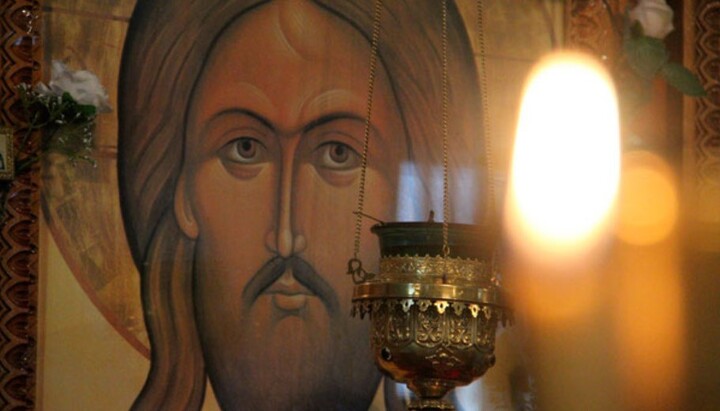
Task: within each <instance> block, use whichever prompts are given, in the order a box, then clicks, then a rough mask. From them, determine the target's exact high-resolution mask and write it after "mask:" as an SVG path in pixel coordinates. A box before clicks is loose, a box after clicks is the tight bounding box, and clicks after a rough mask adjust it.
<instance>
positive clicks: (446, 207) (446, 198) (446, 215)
mask: <svg viewBox="0 0 720 411" xmlns="http://www.w3.org/2000/svg"><path fill="white" fill-rule="evenodd" d="M447 7H448V6H447V0H443V2H442V138H443V146H442V150H443V227H442V228H443V230H442V235H443V248H442V251H443V257H445V258H447V257H448V256H449V255H450V245H449V240H448V237H449V235H448V234H449V233H448V231H449V227H448V221H450V193H449V191H450V189H449V185H450V184H449V177H448V99H449V98H448V56H447V48H448V44H447V43H448V39H447V37H448V35H447V31H448V30H447Z"/></svg>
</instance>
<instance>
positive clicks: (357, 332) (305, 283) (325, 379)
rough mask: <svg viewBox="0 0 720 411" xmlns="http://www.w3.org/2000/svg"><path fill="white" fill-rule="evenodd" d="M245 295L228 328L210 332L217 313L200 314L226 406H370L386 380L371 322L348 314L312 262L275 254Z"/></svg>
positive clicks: (215, 386) (210, 371)
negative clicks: (374, 351)
mask: <svg viewBox="0 0 720 411" xmlns="http://www.w3.org/2000/svg"><path fill="white" fill-rule="evenodd" d="M240 298H241V305H240V306H241V308H240V311H241V313H240V316H239V317H238V318H239V320H238V321H237V324H238V326H237V328H234V327H235V324H232V323H230V322H228V324H227V328H226V332H222V333H217V332H214V333H212V334H213V335H212V336H210V335H208V333H205V332H203V330H204V329H205V324H204V319H207V318H209V317H208V315H213V313H211V312H207V313H205V312H198V313H197V315H196V317H197V319H198V326H199V329H200V330H201V332H200V336H201V337H200V338H201V342H202V346H203V354H204V357H205V361H206V364H207V371H208V375H209V378H210V381H211V383H212V386H213V389H214V390H215V393H216V396H217V398H218V401H219V403H220V405H221V407H222V408H223V409H226V410H318V409H333V410H367V409H368V407H369V405H370V403H371V401H372V398H373V395H374V393H375V389H376V387H377V384H378V381H379V373H378V372H377V371H376V369H375V367H374V365H373V363H372V357H371V355H370V347H369V337H368V336H369V334H368V332H369V331H368V328H369V324H368V322H367V321H362V322H361V321H359V320H356V319H352V318H349V315H348V311H349V310H342V309H341V305H340V303H339V301H338V297H337V293H336V292H335V291H334V290H333V288H332V287H331V286H330V285H329V284H328V283H327V282H326V281H325V280H324V279H323V278H322V277H321V276H320V275H318V273H317V272H316V271H315V270H314V268H313V267H312V266H311V265H310V264H309V263H307V262H306V261H304V260H302V259H301V258H299V257H291V258H287V259H285V258H280V257H276V258H273V259H271V260H270V261H268V262H267V263H265V265H263V267H262V268H261V269H260V270H258V272H257V273H256V274H255V275H254V276H253V277H252V278H251V279H250V280H249V281H248V282H247V284H246V285H245V287H244V288H243V292H242V296H241V297H240ZM201 305H202V306H206V304H201ZM346 305H347V306H348V307H349V305H350V303H349V302H347V304H346ZM200 311H202V310H200ZM215 321H217V320H215ZM215 328H217V327H215ZM218 334H220V335H218Z"/></svg>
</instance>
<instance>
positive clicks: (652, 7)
mask: <svg viewBox="0 0 720 411" xmlns="http://www.w3.org/2000/svg"><path fill="white" fill-rule="evenodd" d="M630 20H632V21H637V22H639V23H640V25H641V26H642V28H643V32H644V33H645V35H646V36H649V37H654V38H657V39H660V40H662V39H664V38H665V36H667V35H668V34H669V33H670V32H671V31H673V29H674V27H673V23H672V21H673V11H672V9H671V8H670V6H668V5H667V3H666V2H665V0H640V1H639V2H638V4H637V6H635V8H633V9H632V10H630Z"/></svg>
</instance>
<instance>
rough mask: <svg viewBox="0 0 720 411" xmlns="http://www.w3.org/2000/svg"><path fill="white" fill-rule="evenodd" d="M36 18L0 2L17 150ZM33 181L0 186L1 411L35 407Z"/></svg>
mask: <svg viewBox="0 0 720 411" xmlns="http://www.w3.org/2000/svg"><path fill="white" fill-rule="evenodd" d="M39 17H40V0H3V1H2V2H1V4H0V41H1V43H2V45H1V47H0V67H2V81H0V97H1V100H0V101H2V107H1V108H0V122H2V123H3V124H8V125H11V126H12V127H14V128H15V136H16V138H15V139H14V140H15V150H16V151H17V150H18V149H19V147H18V145H17V142H18V139H17V136H18V135H19V134H20V133H22V132H24V130H23V128H22V125H23V118H22V111H21V109H20V108H19V101H18V100H19V99H18V94H17V90H16V86H17V85H18V84H19V83H21V82H26V83H34V82H35V81H37V80H38V79H39V77H40V70H39V67H40V63H39V62H40V55H41V45H40V30H39V27H40V26H39ZM36 140H37V139H36ZM36 140H35V143H36ZM35 145H36V144H30V146H29V147H27V151H26V152H25V153H27V152H29V151H30V150H34V149H35ZM19 155H20V156H22V155H23V153H19ZM38 182H39V176H38V172H37V170H31V171H29V172H26V173H22V174H20V175H17V176H16V177H15V179H14V180H13V181H11V182H7V183H5V184H4V188H5V189H7V190H8V199H7V203H6V204H7V205H6V207H5V212H4V217H3V219H2V221H1V222H0V408H2V409H6V410H31V409H34V408H35V369H36V346H37V344H36V341H37V339H36V335H37V327H36V319H37V314H36V312H37V310H36V307H37V274H38V215H39V190H38Z"/></svg>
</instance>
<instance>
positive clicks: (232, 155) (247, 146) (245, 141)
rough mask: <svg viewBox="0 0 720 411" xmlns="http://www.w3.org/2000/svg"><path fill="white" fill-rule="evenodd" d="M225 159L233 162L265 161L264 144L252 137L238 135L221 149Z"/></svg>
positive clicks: (255, 162)
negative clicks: (238, 136)
mask: <svg viewBox="0 0 720 411" xmlns="http://www.w3.org/2000/svg"><path fill="white" fill-rule="evenodd" d="M221 152H222V154H223V157H224V158H225V159H226V160H229V161H232V162H234V163H243V164H257V163H261V162H263V161H265V157H266V149H265V146H264V145H263V144H262V143H261V142H260V141H258V140H256V139H254V138H252V137H240V138H237V139H235V140H233V141H231V142H229V143H228V144H226V145H225V147H223V148H222V150H221Z"/></svg>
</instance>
